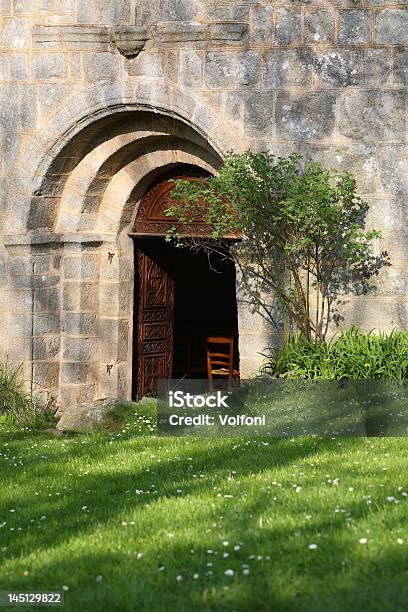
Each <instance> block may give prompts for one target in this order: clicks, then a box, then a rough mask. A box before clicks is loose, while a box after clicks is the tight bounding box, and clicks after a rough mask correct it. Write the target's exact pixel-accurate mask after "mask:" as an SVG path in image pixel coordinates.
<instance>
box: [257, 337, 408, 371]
mask: <svg viewBox="0 0 408 612" xmlns="http://www.w3.org/2000/svg"><path fill="white" fill-rule="evenodd" d="M268 366H269V367H268V369H269V370H270V371H272V372H273V374H274V375H275V376H279V377H283V378H289V379H301V378H306V379H326V380H344V379H349V380H368V379H388V380H397V381H402V380H407V379H408V332H407V331H396V330H394V331H392V332H391V333H390V334H389V335H387V334H385V333H378V334H376V333H374V332H373V331H370V332H363V331H361V330H358V329H356V328H352V329H350V330H347V331H342V332H341V333H340V335H338V336H337V337H334V338H333V339H332V340H331V341H330V342H328V343H325V342H319V341H317V340H308V339H307V338H305V337H304V336H302V335H293V336H290V337H289V339H288V344H287V346H286V347H285V348H284V349H283V350H282V351H279V352H272V356H271V357H269V359H268Z"/></svg>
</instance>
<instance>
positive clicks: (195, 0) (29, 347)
mask: <svg viewBox="0 0 408 612" xmlns="http://www.w3.org/2000/svg"><path fill="white" fill-rule="evenodd" d="M407 88H408V0H407V1H406V2H405V1H404V0H398V2H397V1H396V0H395V1H394V2H393V1H392V0H390V1H389V2H387V1H383V0H304V1H302V0H275V1H272V0H271V1H268V0H264V1H263V2H257V1H256V0H229V1H227V0H225V1H224V0H219V1H215V0H214V1H213V0H0V147H1V160H0V164H1V165H0V182H1V184H0V359H4V358H5V357H8V359H9V360H10V361H12V362H16V363H20V362H22V363H23V364H24V370H23V371H24V377H25V380H27V384H29V385H31V386H32V387H33V388H35V389H36V390H37V391H38V390H39V389H42V390H44V391H48V392H51V393H52V394H53V395H54V396H55V397H56V399H57V400H58V402H59V403H60V405H61V406H62V407H63V406H66V405H68V404H72V403H75V402H78V403H80V402H86V401H92V400H95V399H98V398H103V397H113V398H125V399H128V398H129V397H130V393H131V372H132V353H133V347H132V335H133V334H132V326H133V277H134V263H133V242H132V240H131V239H130V238H129V237H128V233H129V230H130V229H131V228H132V225H133V221H134V218H135V214H136V211H137V206H138V202H139V201H140V198H141V197H142V196H143V194H144V192H145V189H146V186H147V185H148V184H149V183H150V182H151V180H152V179H153V178H154V177H155V176H157V175H158V174H160V173H162V172H164V171H165V170H166V168H172V167H174V165H176V164H193V165H195V166H198V167H200V168H204V169H206V170H208V171H210V172H216V171H217V168H219V165H220V163H221V162H222V157H223V155H224V154H225V152H226V151H227V150H229V149H232V150H235V151H242V150H244V149H245V148H248V147H250V148H252V149H255V150H259V149H262V148H269V149H270V150H271V151H272V152H274V153H276V154H281V155H287V154H289V153H291V152H299V153H301V154H302V155H303V156H304V157H305V158H306V159H307V160H320V161H322V162H324V163H325V164H327V165H330V166H333V167H337V168H339V169H342V170H350V171H352V172H353V173H355V174H356V176H357V178H358V188H359V192H360V194H361V195H363V196H364V197H365V198H366V199H367V200H368V201H369V203H370V205H371V209H370V219H369V221H370V224H371V225H373V226H375V227H377V228H380V229H382V230H383V233H384V241H383V243H379V244H378V249H379V250H382V249H384V248H385V249H388V251H389V253H390V256H391V262H392V266H391V267H390V268H387V269H385V270H384V271H383V272H382V273H381V276H380V277H379V279H378V280H377V283H376V285H377V288H376V291H375V293H373V294H371V295H370V296H369V297H367V296H366V297H364V296H360V297H359V296H356V297H353V296H351V297H350V300H349V303H348V305H347V306H346V307H345V310H344V314H345V317H346V320H345V323H346V324H351V323H355V324H357V325H360V326H361V327H363V328H368V329H370V328H376V329H384V330H390V329H391V328H393V327H403V328H407V327H408V301H407V279H408V251H407V227H408V215H407V202H408V141H407V99H408V96H407V93H408V89H407ZM239 310H240V312H239V319H240V353H241V370H242V373H243V375H244V376H245V375H247V374H250V373H251V372H253V371H254V370H255V369H256V367H257V365H258V360H259V356H258V353H259V352H260V351H262V350H263V349H264V348H265V346H266V345H269V344H270V343H271V342H273V341H274V337H273V332H272V330H270V329H268V328H267V327H266V326H265V324H264V323H263V322H262V320H260V319H258V318H257V317H256V316H255V315H253V314H251V313H250V312H249V311H247V310H246V309H245V308H244V307H243V306H241V307H240V309H239Z"/></svg>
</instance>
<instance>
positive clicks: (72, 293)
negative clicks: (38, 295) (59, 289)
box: [63, 282, 98, 311]
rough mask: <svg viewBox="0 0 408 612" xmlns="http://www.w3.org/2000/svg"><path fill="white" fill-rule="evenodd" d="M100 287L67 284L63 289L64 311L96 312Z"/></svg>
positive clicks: (89, 284)
mask: <svg viewBox="0 0 408 612" xmlns="http://www.w3.org/2000/svg"><path fill="white" fill-rule="evenodd" d="M97 305H98V286H97V285H95V284H94V283H71V282H70V283H65V285H64V289H63V308H64V310H68V311H70V310H71V311H72V310H76V311H78V310H81V311H84V310H96V308H97Z"/></svg>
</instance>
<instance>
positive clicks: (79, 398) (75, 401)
mask: <svg viewBox="0 0 408 612" xmlns="http://www.w3.org/2000/svg"><path fill="white" fill-rule="evenodd" d="M95 396H96V389H95V385H94V384H89V383H88V384H86V385H61V386H60V395H59V402H60V406H61V408H66V407H68V406H75V407H76V406H78V405H80V404H82V403H83V402H91V401H93V400H94V398H95Z"/></svg>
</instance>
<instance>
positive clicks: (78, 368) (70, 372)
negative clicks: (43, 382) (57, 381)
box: [61, 362, 95, 385]
mask: <svg viewBox="0 0 408 612" xmlns="http://www.w3.org/2000/svg"><path fill="white" fill-rule="evenodd" d="M94 380H95V373H94V366H93V365H92V364H90V363H67V362H63V363H62V364H61V383H62V384H64V385H65V384H69V385H70V384H80V383H87V382H93V381H94Z"/></svg>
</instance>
